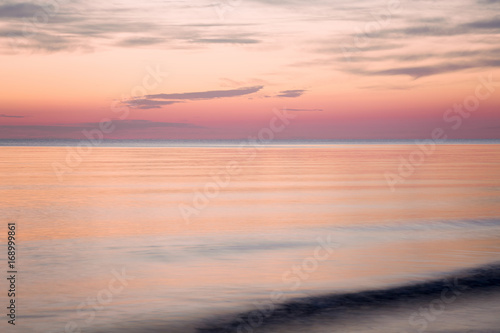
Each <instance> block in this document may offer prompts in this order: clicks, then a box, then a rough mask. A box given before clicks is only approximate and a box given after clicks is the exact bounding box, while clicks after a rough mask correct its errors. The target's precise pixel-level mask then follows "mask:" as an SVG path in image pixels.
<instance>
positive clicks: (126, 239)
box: [0, 144, 500, 333]
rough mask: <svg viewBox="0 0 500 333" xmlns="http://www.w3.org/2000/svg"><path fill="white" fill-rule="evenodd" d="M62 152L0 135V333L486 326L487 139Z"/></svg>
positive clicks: (498, 212)
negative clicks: (13, 274) (12, 281)
mask: <svg viewBox="0 0 500 333" xmlns="http://www.w3.org/2000/svg"><path fill="white" fill-rule="evenodd" d="M75 149H76V148H71V147H0V195H1V198H2V200H1V201H0V220H1V221H2V227H3V228H4V229H5V230H4V231H3V232H1V238H0V240H1V241H2V243H3V244H5V242H6V234H7V223H8V222H15V223H16V227H17V230H16V232H17V234H16V237H17V238H16V240H17V247H18V249H17V266H18V267H17V269H18V274H17V286H16V288H17V296H16V304H17V307H16V314H17V317H16V326H15V327H12V325H8V324H7V320H8V318H7V316H5V315H4V316H3V318H4V319H3V322H2V323H1V324H0V325H1V327H2V332H4V331H7V332H44V333H45V332H187V333H189V332H398V333H400V332H446V333H450V332H460V333H465V332H482V333H486V332H489V333H491V332H500V319H498V318H499V317H498V312H499V310H500V298H499V295H500V294H499V293H498V291H497V288H496V286H498V285H499V284H500V273H499V270H500V268H499V266H498V262H499V261H500V145H496V144H489V145H480V144H471V145H464V144H462V145H439V146H437V147H436V149H435V150H434V151H432V153H431V154H429V155H425V157H424V158H423V160H419V161H418V163H416V164H415V163H414V164H413V165H412V167H413V170H412V171H411V172H409V171H408V170H406V169H404V167H402V166H401V163H403V162H402V160H401V159H402V158H403V159H408V158H409V157H410V156H411V154H412V152H414V151H416V150H417V148H416V146H415V145H409V144H398V145H390V144H377V145H362V144H358V145H317V146H313V145H311V146H308V145H303V146H300V145H299V146H297V145H295V146H293V147H286V146H282V147H281V146H280V147H276V146H269V147H260V148H259V149H250V148H246V149H241V148H238V147H230V146H218V147H96V148H93V149H91V150H90V151H88V152H85V153H82V152H80V154H75ZM415 156H416V155H415ZM415 156H414V157H415ZM417 164H418V165H417ZM398 168H399V169H400V170H399V171H398ZM400 171H402V173H400ZM387 173H389V174H392V175H398V176H399V177H400V178H398V179H399V182H398V183H397V184H395V185H393V188H392V189H391V187H390V186H389V184H388V182H387V180H386V176H385V175H386V174H387ZM2 248H3V249H4V252H6V247H5V246H2ZM0 257H1V258H2V259H1V265H2V271H7V260H6V257H7V254H6V253H4V254H2V255H1V256H0ZM4 275H5V276H7V273H4ZM0 287H1V288H2V290H0V294H1V295H2V296H1V298H0V300H1V302H2V304H1V306H2V308H3V309H5V307H6V306H7V305H8V298H7V297H6V293H7V289H8V285H7V283H6V279H5V278H2V283H1V284H0ZM4 311H6V310H4ZM5 313H6V312H5Z"/></svg>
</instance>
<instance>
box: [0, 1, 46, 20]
mask: <svg viewBox="0 0 500 333" xmlns="http://www.w3.org/2000/svg"><path fill="white" fill-rule="evenodd" d="M42 11H44V7H42V6H39V5H36V4H34V3H29V2H21V3H16V4H4V5H0V18H23V17H31V16H34V15H35V14H38V13H40V12H42Z"/></svg>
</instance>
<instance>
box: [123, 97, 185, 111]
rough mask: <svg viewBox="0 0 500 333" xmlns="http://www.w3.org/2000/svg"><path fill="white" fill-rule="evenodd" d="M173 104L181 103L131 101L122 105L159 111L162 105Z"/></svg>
mask: <svg viewBox="0 0 500 333" xmlns="http://www.w3.org/2000/svg"><path fill="white" fill-rule="evenodd" d="M175 103H182V102H180V101H155V100H151V99H145V98H142V99H131V100H129V101H126V102H125V103H124V104H126V105H128V106H130V107H131V108H135V109H160V108H161V107H162V106H164V105H171V104H175Z"/></svg>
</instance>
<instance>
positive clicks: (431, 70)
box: [351, 59, 500, 79]
mask: <svg viewBox="0 0 500 333" xmlns="http://www.w3.org/2000/svg"><path fill="white" fill-rule="evenodd" d="M481 67H500V60H497V59H483V60H478V61H474V62H463V63H455V64H453V63H451V64H450V63H441V64H436V65H429V66H408V67H399V68H390V69H384V70H378V71H363V70H351V72H353V73H356V74H363V75H387V76H391V75H408V76H411V77H413V78H415V79H418V78H420V77H424V76H431V75H437V74H444V73H450V72H456V71H461V70H465V69H471V68H481Z"/></svg>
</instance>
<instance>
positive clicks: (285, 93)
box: [275, 89, 306, 98]
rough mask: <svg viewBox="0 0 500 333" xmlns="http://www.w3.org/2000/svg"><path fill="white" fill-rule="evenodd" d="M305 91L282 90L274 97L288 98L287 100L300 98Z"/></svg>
mask: <svg viewBox="0 0 500 333" xmlns="http://www.w3.org/2000/svg"><path fill="white" fill-rule="evenodd" d="M305 92H306V90H304V89H296V90H283V91H280V92H279V93H278V95H276V96H275V97H288V98H295V97H300V96H302V95H303V94H304V93H305Z"/></svg>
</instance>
